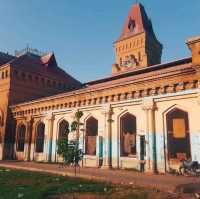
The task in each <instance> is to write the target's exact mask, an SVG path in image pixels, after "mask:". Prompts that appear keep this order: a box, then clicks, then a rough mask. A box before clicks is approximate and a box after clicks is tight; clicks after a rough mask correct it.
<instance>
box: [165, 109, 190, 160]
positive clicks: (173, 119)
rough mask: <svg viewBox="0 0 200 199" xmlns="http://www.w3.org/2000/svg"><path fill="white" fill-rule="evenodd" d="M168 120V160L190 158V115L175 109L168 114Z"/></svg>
mask: <svg viewBox="0 0 200 199" xmlns="http://www.w3.org/2000/svg"><path fill="white" fill-rule="evenodd" d="M166 119H167V121H166V122H167V147H168V158H169V159H170V160H173V159H177V160H180V159H188V158H190V157H191V153H190V134H189V122H188V113H187V112H185V111H182V110H180V109H178V108H175V109H173V110H172V111H170V112H169V113H168V114H167V116H166Z"/></svg>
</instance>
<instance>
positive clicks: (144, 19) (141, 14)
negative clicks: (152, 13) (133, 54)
mask: <svg viewBox="0 0 200 199" xmlns="http://www.w3.org/2000/svg"><path fill="white" fill-rule="evenodd" d="M143 32H148V33H150V34H151V35H152V36H154V37H155V34H154V31H153V27H152V23H151V20H150V19H149V18H148V16H147V14H146V11H145V9H144V6H143V5H141V4H140V3H138V4H135V5H133V7H132V8H131V10H130V12H129V14H128V17H127V19H126V21H125V25H124V28H123V31H122V33H121V35H120V37H119V39H118V40H117V41H119V40H122V39H125V38H129V37H130V36H133V35H137V34H140V33H143Z"/></svg>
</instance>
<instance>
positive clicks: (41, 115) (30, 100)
mask: <svg viewBox="0 0 200 199" xmlns="http://www.w3.org/2000/svg"><path fill="white" fill-rule="evenodd" d="M187 45H188V47H189V48H190V50H191V52H192V56H191V57H188V58H183V59H180V60H175V61H172V62H168V63H164V64H161V63H160V62H161V54H162V44H161V43H160V42H159V41H158V40H157V38H156V36H155V33H154V30H153V27H152V23H151V20H150V19H149V18H148V16H147V14H146V12H145V9H144V7H143V6H142V5H141V4H135V5H134V6H133V7H132V8H131V10H130V13H129V14H128V17H127V20H126V22H125V25H124V28H123V31H122V33H121V34H120V37H119V38H118V39H117V41H115V42H114V48H115V54H116V61H115V63H114V64H113V66H112V75H111V76H110V77H106V78H103V79H99V80H94V81H91V82H87V83H84V84H81V83H80V82H79V81H77V80H75V79H74V78H73V77H71V76H70V75H68V74H66V73H65V72H64V71H63V70H61V69H60V68H59V67H58V65H57V62H56V59H55V57H54V55H53V54H45V55H41V54H39V53H35V52H32V51H31V50H30V49H28V50H26V51H23V52H20V53H17V55H16V56H11V55H8V54H4V53H1V54H0V64H1V66H0V77H1V78H0V91H1V92H0V100H1V101H0V133H1V134H0V135H1V144H0V158H1V159H5V158H14V159H18V160H25V161H27V160H28V161H50V162H58V161H60V160H61V159H60V157H59V156H58V154H57V141H58V139H59V138H60V137H62V135H63V133H64V132H65V131H66V129H67V128H68V127H69V126H70V124H71V123H72V121H73V120H74V114H75V113H76V112H77V110H80V111H82V112H83V117H82V118H81V122H82V123H83V124H84V125H83V128H82V129H81V132H80V138H79V139H80V147H81V148H82V149H83V151H84V160H83V163H84V165H85V166H89V167H104V168H106V167H107V168H109V167H113V168H134V169H140V168H141V166H142V164H141V163H145V164H144V169H145V171H155V170H157V171H159V172H166V171H167V170H168V169H169V168H170V167H172V168H173V167H176V166H177V165H178V163H179V160H180V159H183V158H192V159H193V160H197V161H199V162H200V154H199V151H200V124H199V121H198V115H199V113H200V37H195V38H191V39H189V40H188V41H187ZM73 137H74V133H73V132H70V133H68V138H69V140H70V139H73Z"/></svg>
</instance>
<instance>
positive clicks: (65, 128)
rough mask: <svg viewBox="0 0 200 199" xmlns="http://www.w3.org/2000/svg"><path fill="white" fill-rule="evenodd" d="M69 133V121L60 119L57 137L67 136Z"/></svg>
mask: <svg viewBox="0 0 200 199" xmlns="http://www.w3.org/2000/svg"><path fill="white" fill-rule="evenodd" d="M68 133H69V123H68V122H67V121H66V120H62V121H61V122H60V123H59V132H58V139H62V138H67V139H68Z"/></svg>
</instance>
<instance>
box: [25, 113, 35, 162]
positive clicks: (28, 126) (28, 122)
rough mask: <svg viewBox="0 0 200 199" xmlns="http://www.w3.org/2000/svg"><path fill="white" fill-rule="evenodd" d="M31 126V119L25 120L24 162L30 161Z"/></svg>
mask: <svg viewBox="0 0 200 199" xmlns="http://www.w3.org/2000/svg"><path fill="white" fill-rule="evenodd" d="M32 125H33V120H32V118H31V117H28V118H27V119H26V135H25V150H24V153H25V154H24V160H25V161H30V159H31V158H30V157H31V144H32Z"/></svg>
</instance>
